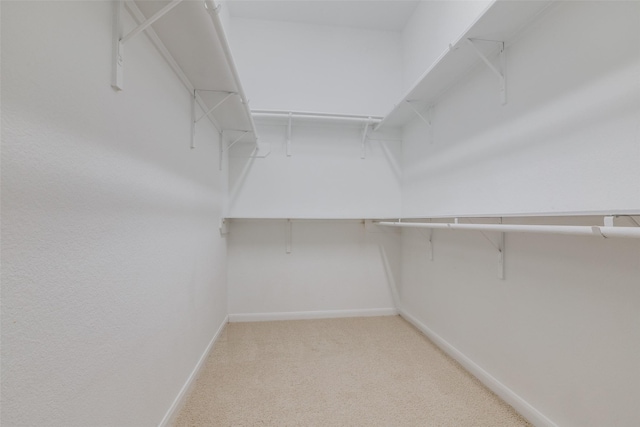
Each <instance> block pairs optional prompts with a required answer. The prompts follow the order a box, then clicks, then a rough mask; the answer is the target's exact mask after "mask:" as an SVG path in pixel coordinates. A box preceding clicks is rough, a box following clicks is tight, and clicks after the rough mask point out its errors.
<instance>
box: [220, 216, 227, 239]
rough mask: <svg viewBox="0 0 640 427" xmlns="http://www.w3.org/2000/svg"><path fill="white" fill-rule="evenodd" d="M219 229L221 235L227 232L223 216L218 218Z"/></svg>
mask: <svg viewBox="0 0 640 427" xmlns="http://www.w3.org/2000/svg"><path fill="white" fill-rule="evenodd" d="M219 229H220V235H221V236H226V235H227V234H229V227H228V226H227V220H226V219H225V218H221V219H220V224H219Z"/></svg>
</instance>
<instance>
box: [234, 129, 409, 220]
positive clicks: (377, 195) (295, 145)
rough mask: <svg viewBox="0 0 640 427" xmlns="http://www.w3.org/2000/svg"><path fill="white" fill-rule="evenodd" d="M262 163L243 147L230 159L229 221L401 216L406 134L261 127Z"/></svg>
mask: <svg viewBox="0 0 640 427" xmlns="http://www.w3.org/2000/svg"><path fill="white" fill-rule="evenodd" d="M258 133H259V135H260V141H261V143H262V144H264V149H263V150H262V151H263V153H264V154H265V155H266V154H267V153H269V154H268V157H266V158H263V159H247V158H245V157H243V156H246V155H248V154H250V153H249V152H248V151H246V148H242V147H240V146H239V144H237V145H236V146H234V148H232V149H231V151H230V158H229V216H231V217H239V218H256V217H257V218H386V217H397V216H399V214H400V204H401V203H400V194H401V188H400V184H401V178H402V173H401V171H400V162H401V157H402V152H401V135H400V134H399V132H395V133H386V134H382V133H376V134H373V133H369V137H368V138H367V140H366V142H365V150H364V155H365V158H364V159H363V158H362V155H363V150H362V126H361V125H357V124H356V125H353V124H352V125H337V124H335V123H334V124H327V123H322V122H318V121H316V122H309V121H304V120H301V119H294V120H293V124H292V130H291V146H290V151H289V153H290V154H291V155H290V156H287V148H286V139H287V136H286V135H287V125H286V122H281V123H277V122H276V123H260V122H258Z"/></svg>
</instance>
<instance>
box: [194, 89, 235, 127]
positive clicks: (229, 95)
mask: <svg viewBox="0 0 640 427" xmlns="http://www.w3.org/2000/svg"><path fill="white" fill-rule="evenodd" d="M226 94H227V96H225V97H224V98H222V100H221V101H220V102H218V103H217V104H216V105H214V106H213V107H211V108H209V109H208V110H207V112H206V113H204V114H203V115H201V116H200V117H199V118H197V119H196V120H195V123H198V122H199V121H200V120H202V119H204V118H205V117H207V116H208V115H209V114H211V113H213V112H214V111H215V110H217V109H218V107H220V106H221V105H222V104H224V102H225V101H226V100H227V99H229V98H230V97H231V96H232V95H237V92H226Z"/></svg>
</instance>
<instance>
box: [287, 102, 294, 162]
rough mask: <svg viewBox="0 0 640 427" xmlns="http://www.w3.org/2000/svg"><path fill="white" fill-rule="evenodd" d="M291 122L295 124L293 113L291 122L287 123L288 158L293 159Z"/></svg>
mask: <svg viewBox="0 0 640 427" xmlns="http://www.w3.org/2000/svg"><path fill="white" fill-rule="evenodd" d="M291 122H293V113H291V112H289V121H288V122H287V146H286V150H287V157H291Z"/></svg>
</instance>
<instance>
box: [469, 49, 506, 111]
mask: <svg viewBox="0 0 640 427" xmlns="http://www.w3.org/2000/svg"><path fill="white" fill-rule="evenodd" d="M465 41H466V42H467V44H468V45H469V46H471V48H472V50H473V51H474V52H475V53H476V54H477V55H478V56H479V57H480V59H482V61H483V62H484V63H485V64H487V66H488V67H489V69H490V70H491V71H492V72H493V74H495V75H496V76H497V77H498V82H499V92H500V101H501V102H502V105H505V104H506V103H507V83H506V69H507V59H506V53H505V50H504V42H503V41H497V40H482V39H465ZM476 41H481V42H489V43H496V44H498V46H499V48H500V53H499V56H500V68H501V69H500V70H499V69H498V68H496V67H495V65H493V64H492V63H491V61H490V60H489V58H487V57H486V55H485V54H484V53H482V52H481V51H480V49H478V47H477V46H476V45H475V43H474V42H476Z"/></svg>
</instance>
